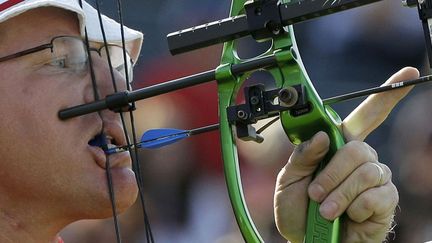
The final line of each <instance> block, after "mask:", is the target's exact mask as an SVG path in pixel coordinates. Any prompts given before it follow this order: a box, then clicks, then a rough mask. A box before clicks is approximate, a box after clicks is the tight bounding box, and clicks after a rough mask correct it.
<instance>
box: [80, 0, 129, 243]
mask: <svg viewBox="0 0 432 243" xmlns="http://www.w3.org/2000/svg"><path fill="white" fill-rule="evenodd" d="M79 5H80V7H81V9H82V8H83V3H82V0H79ZM84 38H85V41H84V42H85V45H86V48H87V55H88V62H89V63H88V65H89V69H90V77H91V83H92V87H93V95H94V99H95V100H96V101H97V100H99V99H100V95H99V93H98V90H99V89H98V87H97V82H96V75H95V70H94V67H93V59H92V55H91V50H90V41H89V37H88V32H87V27H86V26H85V27H84ZM105 49H107V48H105ZM110 69H112V67H111V66H110ZM98 115H99V117H101V118H102V115H101V112H100V111H99V112H98ZM103 131H104V123H103V122H102V131H101V133H102V134H101V135H102V136H103V140H104V142H105V145H106V143H107V140H106V136H105V134H104V132H103ZM105 171H106V177H107V181H108V193H109V197H110V202H111V208H112V211H113V219H114V228H115V232H116V238H117V242H118V243H121V233H120V226H119V223H118V217H117V209H116V206H115V193H114V189H113V188H114V187H113V181H112V176H111V170H110V161H109V156H106V169H105Z"/></svg>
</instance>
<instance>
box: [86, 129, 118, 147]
mask: <svg viewBox="0 0 432 243" xmlns="http://www.w3.org/2000/svg"><path fill="white" fill-rule="evenodd" d="M88 144H89V145H90V146H92V147H99V148H101V149H103V150H104V151H107V150H110V149H113V148H117V147H118V146H117V144H118V143H117V141H116V140H115V139H114V138H113V137H111V136H109V135H105V134H103V133H99V134H97V135H96V136H94V137H93V138H92V139H91V140H90V141H89V142H88Z"/></svg>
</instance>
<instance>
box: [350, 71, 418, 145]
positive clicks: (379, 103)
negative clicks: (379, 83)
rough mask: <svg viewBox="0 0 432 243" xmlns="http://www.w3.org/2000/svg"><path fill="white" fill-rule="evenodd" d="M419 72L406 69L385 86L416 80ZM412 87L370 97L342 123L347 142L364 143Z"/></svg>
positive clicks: (391, 78)
mask: <svg viewBox="0 0 432 243" xmlns="http://www.w3.org/2000/svg"><path fill="white" fill-rule="evenodd" d="M418 77H419V71H418V70H417V69H415V68H412V67H406V68H403V69H402V70H400V71H399V72H397V73H396V74H394V75H393V76H391V77H390V78H389V79H388V80H387V81H386V82H385V83H384V84H383V85H388V84H391V83H397V82H401V81H405V80H411V79H416V78H418ZM411 89H412V87H406V88H402V89H398V90H393V91H388V92H384V93H380V94H374V95H371V96H369V97H368V98H367V99H366V100H365V101H363V102H362V103H361V104H360V105H359V106H358V107H357V108H356V109H355V110H354V111H353V112H351V114H349V115H348V116H347V118H345V120H344V121H343V123H342V129H343V134H344V137H345V139H346V140H347V141H352V140H359V141H363V140H364V139H365V138H366V137H367V136H368V135H369V134H370V133H371V132H372V131H373V130H375V129H376V128H377V127H378V126H379V125H381V123H382V122H383V121H384V120H385V119H386V118H387V116H388V115H389V114H390V112H391V111H392V110H393V108H394V107H395V106H396V104H397V103H398V102H399V101H400V100H401V99H402V98H403V97H405V96H406V95H407V94H408V92H409V91H410V90H411Z"/></svg>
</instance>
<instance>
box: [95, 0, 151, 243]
mask: <svg viewBox="0 0 432 243" xmlns="http://www.w3.org/2000/svg"><path fill="white" fill-rule="evenodd" d="M116 2H117V11H118V13H119V22H120V31H121V40H122V50H123V62H124V66H125V82H126V87H127V90H128V91H130V90H131V87H130V82H129V81H130V77H129V72H128V69H129V67H128V62H127V54H126V41H125V34H124V23H123V14H122V12H123V11H122V5H121V0H117V1H116ZM96 9H97V12H98V17H99V24H100V27H101V32H102V36H103V41H104V45H105V46H107V45H108V42H107V39H106V34H105V28H104V24H103V20H102V14H101V11H100V5H99V0H96ZM105 51H106V54H107V61H108V65H109V69H110V74H111V80H112V84H113V88H114V92H117V91H118V89H117V85H116V81H115V76H114V70H113V66H112V62H111V56H110V53H109V49H108V48H105ZM132 107H135V103H132ZM119 114H120V118H121V122H122V126H123V131H124V135H125V137H126V141H127V145H128V146H129V147H130V146H131V143H130V139H129V134H128V132H127V127H126V123H125V119H124V115H123V113H122V112H120V113H119ZM129 115H130V123H131V133H132V137H133V142H134V144H135V143H137V136H136V129H135V122H134V114H133V109H130V110H129ZM133 151H134V156H131V157H132V167H133V170H134V172H135V177H136V180H137V185H138V189H139V196H140V202H141V207H142V210H143V217H144V225H145V231H146V239H147V242H154V237H153V233H152V230H151V227H150V221H149V217H148V215H147V212H146V207H145V203H144V202H145V201H144V190H143V180H142V174H141V169H140V163H139V154H138V150H137V148H135V149H134V150H133ZM108 157H109V156H107V158H108ZM107 175H108V176H109V175H110V173H108V174H107ZM109 186H110V191H112V193H111V192H110V194H112V195H113V197H114V191H113V190H112V185H109ZM112 206H113V213H114V215H113V216H114V221H115V225H116V236H117V241H118V242H120V241H119V239H120V235H119V234H120V233H119V230H118V229H119V227H118V223H117V213H116V212H115V204H113V205H112Z"/></svg>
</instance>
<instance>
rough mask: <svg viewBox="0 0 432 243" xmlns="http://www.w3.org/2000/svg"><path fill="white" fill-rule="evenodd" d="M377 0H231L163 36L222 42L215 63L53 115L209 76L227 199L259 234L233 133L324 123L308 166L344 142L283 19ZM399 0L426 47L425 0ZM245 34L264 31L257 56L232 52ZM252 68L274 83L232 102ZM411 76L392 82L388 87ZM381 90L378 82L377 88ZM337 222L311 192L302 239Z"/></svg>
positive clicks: (331, 234) (296, 132) (185, 46)
mask: <svg viewBox="0 0 432 243" xmlns="http://www.w3.org/2000/svg"><path fill="white" fill-rule="evenodd" d="M378 1H381V0H291V1H290V0H281V1H277V0H255V1H247V2H246V0H233V1H232V5H231V12H230V16H231V17H230V18H227V19H224V20H220V21H216V22H212V23H209V24H205V25H201V26H197V27H193V28H190V29H185V30H182V31H178V32H175V33H172V34H170V35H169V36H168V42H169V45H170V49H171V52H172V53H173V54H177V53H181V52H185V51H189V50H194V49H197V48H201V47H205V46H209V45H212V44H216V43H221V42H225V44H224V48H223V53H222V58H221V64H220V66H219V67H217V68H216V69H215V70H210V71H207V72H203V73H200V74H196V75H193V76H190V77H185V78H181V79H178V80H173V81H169V82H166V83H163V84H159V85H155V86H151V87H149V88H144V89H141V90H136V91H131V92H121V93H115V94H113V95H110V96H108V97H106V98H105V99H102V100H99V101H96V102H93V103H90V104H84V105H80V106H77V107H72V108H68V109H65V110H62V111H60V113H59V116H60V118H62V119H66V118H70V117H75V116H79V115H84V114H88V113H91V112H96V111H99V110H102V109H111V110H114V111H124V109H121V108H123V107H128V105H129V104H130V103H131V102H134V101H137V100H141V99H145V98H149V97H153V96H156V95H159V94H163V93H167V92H170V91H174V90H178V89H181V88H185V87H189V86H192V85H196V84H200V83H203V82H209V81H212V80H217V83H218V93H219V114H220V131H221V142H222V153H223V161H224V171H225V177H226V183H227V187H228V192H229V196H230V200H231V204H232V207H233V210H234V213H235V216H236V219H237V223H238V225H239V227H240V230H241V233H242V235H243V237H244V239H245V241H246V242H263V239H262V238H261V236H260V234H259V233H258V231H257V229H256V227H255V225H254V223H253V221H252V219H251V217H250V215H249V212H248V208H247V205H246V202H245V199H244V196H243V191H242V183H241V175H240V170H239V161H238V155H237V150H236V144H235V137H238V138H240V139H242V140H246V141H251V140H252V141H255V142H262V140H263V138H262V137H261V136H260V135H259V134H258V133H257V132H256V130H255V128H254V127H253V126H252V124H255V123H256V122H257V121H258V120H260V119H264V118H269V117H274V116H280V120H281V122H282V126H283V128H284V130H285V133H286V134H287V136H288V137H289V139H290V140H291V142H292V143H294V144H299V143H301V142H303V141H306V140H309V139H310V138H311V137H312V136H313V135H314V134H315V133H317V132H318V131H324V132H326V133H327V134H328V135H329V137H330V150H329V152H328V153H327V155H326V156H325V158H324V160H323V161H322V162H321V163H320V167H319V168H318V170H317V171H316V173H319V171H320V170H321V169H322V168H323V167H324V166H325V165H326V164H327V163H328V161H329V160H330V158H332V157H333V155H334V154H335V153H336V151H337V150H338V148H340V147H341V146H343V145H344V138H343V136H342V134H341V131H340V130H339V125H340V118H339V116H338V115H337V114H336V112H334V111H333V110H332V109H331V108H330V107H329V106H327V105H326V103H324V102H323V100H321V98H320V97H319V95H318V93H317V92H316V91H315V88H314V86H313V85H312V82H311V81H310V79H309V77H308V75H307V73H306V70H305V68H304V66H303V63H302V61H301V58H300V55H299V51H298V48H297V45H296V42H295V38H294V32H293V28H292V27H291V26H290V27H286V26H288V25H291V24H294V23H297V22H301V21H305V20H308V19H311V18H315V17H319V16H322V15H326V14H331V13H334V12H338V11H343V10H346V9H349V8H354V7H358V6H361V5H365V4H369V3H373V2H378ZM405 4H406V5H408V6H418V9H419V12H420V17H421V19H422V21H423V24H424V26H425V28H424V29H425V33H426V40H427V43H428V45H427V47H428V52H430V50H431V45H430V42H431V38H430V33H429V26H430V25H432V23H431V24H429V22H430V20H429V19H431V18H432V13H431V9H432V1H431V0H425V1H420V0H419V1H417V0H408V1H405ZM247 35H252V36H253V37H254V38H255V39H256V40H258V41H262V40H269V39H271V40H272V45H271V48H270V49H269V50H268V51H267V52H265V53H264V54H262V55H260V56H258V57H255V58H251V59H247V60H242V59H240V58H239V57H238V55H237V48H236V42H235V39H238V38H240V37H243V36H247ZM430 57H431V56H430ZM257 70H261V71H262V70H265V71H267V72H268V73H270V74H271V75H272V77H273V78H274V80H275V84H276V88H272V89H267V88H266V87H265V86H264V85H263V84H257V85H251V86H248V87H245V88H244V92H245V103H244V104H240V105H236V104H235V101H236V97H237V94H238V92H239V91H240V89H241V87H242V86H243V84H244V82H245V81H246V80H247V79H248V77H250V75H251V74H252V73H253V72H255V71H257ZM429 80H430V77H427V78H426V79H423V81H421V82H425V81H429ZM414 83H415V82H413V83H409V84H408V83H399V84H398V85H396V86H394V87H389V88H388V89H392V88H400V87H405V86H406V85H412V84H414ZM388 89H387V90H388ZM377 91H378V90H375V91H371V92H369V93H367V92H366V93H365V92H363V93H361V94H362V95H366V94H370V93H373V92H377ZM382 91H385V90H381V91H379V92H382ZM340 227H341V222H340V219H336V220H334V221H328V220H326V219H324V218H323V217H322V216H321V215H320V213H319V204H318V203H317V202H314V201H312V200H311V201H310V202H309V207H308V214H307V227H306V235H305V242H307V243H310V242H329V243H336V242H340Z"/></svg>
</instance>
